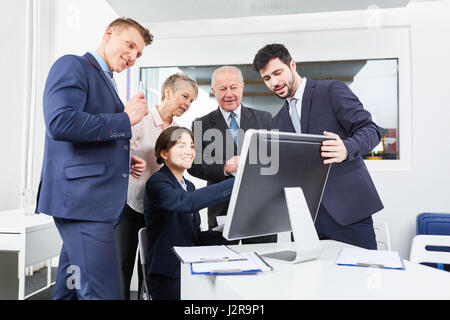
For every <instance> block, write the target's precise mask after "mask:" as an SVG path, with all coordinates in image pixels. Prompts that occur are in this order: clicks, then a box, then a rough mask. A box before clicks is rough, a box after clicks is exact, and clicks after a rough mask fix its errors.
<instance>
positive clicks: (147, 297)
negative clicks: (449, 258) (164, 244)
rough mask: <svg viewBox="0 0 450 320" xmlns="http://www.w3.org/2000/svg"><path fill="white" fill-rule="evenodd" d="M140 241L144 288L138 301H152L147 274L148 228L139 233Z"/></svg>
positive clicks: (142, 287)
mask: <svg viewBox="0 0 450 320" xmlns="http://www.w3.org/2000/svg"><path fill="white" fill-rule="evenodd" d="M138 241H139V257H140V258H141V268H142V280H143V283H142V286H141V290H140V291H139V296H138V300H151V299H152V297H151V296H150V292H149V291H148V287H147V275H146V273H145V264H146V262H147V260H146V258H147V228H142V229H140V230H139V232H138Z"/></svg>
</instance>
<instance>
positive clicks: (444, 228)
mask: <svg viewBox="0 0 450 320" xmlns="http://www.w3.org/2000/svg"><path fill="white" fill-rule="evenodd" d="M416 227H417V230H416V233H417V234H431V235H444V236H448V235H450V213H428V212H426V213H421V214H419V215H418V216H417V226H416ZM429 250H431V251H433V250H436V251H445V252H450V248H449V247H430V248H429ZM427 265H431V266H435V267H436V264H427ZM437 267H438V268H439V269H445V270H449V269H450V265H445V267H444V265H442V264H438V265H437Z"/></svg>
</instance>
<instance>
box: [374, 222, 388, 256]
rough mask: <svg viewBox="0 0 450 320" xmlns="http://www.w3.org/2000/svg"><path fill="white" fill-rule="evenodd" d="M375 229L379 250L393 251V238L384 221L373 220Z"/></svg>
mask: <svg viewBox="0 0 450 320" xmlns="http://www.w3.org/2000/svg"><path fill="white" fill-rule="evenodd" d="M373 228H374V229H375V237H376V240H377V248H378V250H388V251H391V237H390V235H389V227H388V224H387V223H386V222H384V221H381V220H378V219H373Z"/></svg>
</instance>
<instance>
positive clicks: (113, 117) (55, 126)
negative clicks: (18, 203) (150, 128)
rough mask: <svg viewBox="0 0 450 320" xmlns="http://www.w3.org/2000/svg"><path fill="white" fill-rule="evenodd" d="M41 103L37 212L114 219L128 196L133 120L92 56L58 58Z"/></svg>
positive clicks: (93, 218) (56, 215)
mask: <svg viewBox="0 0 450 320" xmlns="http://www.w3.org/2000/svg"><path fill="white" fill-rule="evenodd" d="M43 104H44V120H45V125H46V136H45V147H44V159H43V165H42V173H41V180H40V184H39V191H38V196H37V207H36V212H38V213H39V212H42V213H46V214H49V215H52V216H54V217H59V218H67V219H77V220H88V221H102V222H115V221H118V219H119V216H120V213H121V211H122V209H123V206H124V204H125V201H126V197H127V188H128V174H129V172H130V169H129V168H130V167H129V161H130V160H129V156H130V155H129V139H130V138H131V126H130V120H129V118H128V115H127V114H126V113H124V112H123V111H124V106H123V104H122V102H121V100H120V99H119V97H118V95H117V93H116V91H115V89H114V88H113V86H112V85H111V83H110V81H109V80H108V79H107V78H106V76H105V74H104V72H103V71H102V69H101V68H100V66H99V65H98V63H97V61H96V60H95V58H94V57H93V56H92V55H91V54H89V53H86V54H85V55H84V56H75V55H66V56H63V57H61V58H59V59H58V60H57V61H56V62H55V63H54V64H53V66H52V68H51V69H50V72H49V75H48V78H47V82H46V85H45V91H44V101H43Z"/></svg>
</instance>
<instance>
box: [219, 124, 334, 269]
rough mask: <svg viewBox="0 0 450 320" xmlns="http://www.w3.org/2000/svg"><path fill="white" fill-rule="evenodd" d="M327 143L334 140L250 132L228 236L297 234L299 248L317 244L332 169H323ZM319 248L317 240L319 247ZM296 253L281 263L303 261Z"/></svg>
mask: <svg viewBox="0 0 450 320" xmlns="http://www.w3.org/2000/svg"><path fill="white" fill-rule="evenodd" d="M329 139H332V138H330V137H326V136H321V135H309V134H296V133H287V132H278V131H265V130H248V131H247V132H246V134H245V138H244V141H243V144H242V149H241V157H240V159H239V166H238V170H237V172H236V180H235V183H234V187H233V192H232V194H231V199H230V204H229V207H228V213H227V218H226V223H225V226H224V231H223V235H224V237H225V238H226V239H229V240H236V239H244V238H250V237H256V236H263V235H269V234H276V233H280V232H286V231H293V233H294V241H296V242H297V245H300V246H301V245H303V244H304V242H309V241H310V238H314V239H313V240H314V241H315V240H316V239H315V238H316V237H317V233H316V231H315V229H314V221H315V219H316V216H317V212H318V210H319V205H320V201H321V198H322V195H323V191H324V189H325V184H326V180H327V177H328V172H329V169H330V165H329V164H327V165H325V164H323V158H322V157H321V156H320V147H321V144H322V141H324V140H329ZM266 150H267V152H266ZM285 188H287V189H286V190H285ZM292 188H297V189H292ZM289 189H290V194H292V191H295V190H297V191H296V192H297V193H296V195H290V196H288V192H287V191H289ZM288 197H291V198H290V199H291V200H290V201H289V199H288ZM303 199H304V200H303ZM289 204H290V209H291V210H289V208H288V206H289ZM289 211H291V213H289ZM305 215H306V216H305ZM293 219H294V220H295V221H296V222H295V224H296V227H295V228H293V226H292V221H293ZM293 229H296V230H293ZM294 231H296V232H294ZM297 233H298V234H297ZM299 241H302V243H298V242H299ZM317 243H318V238H317V241H316V243H315V245H316V246H317ZM314 250H315V249H314ZM297 251H298V250H297ZM296 254H298V252H294V253H291V254H288V255H287V256H286V257H285V258H283V257H280V259H284V260H288V261H291V260H292V261H293V260H298V259H301V260H305V259H303V258H301V257H298V256H296Z"/></svg>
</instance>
